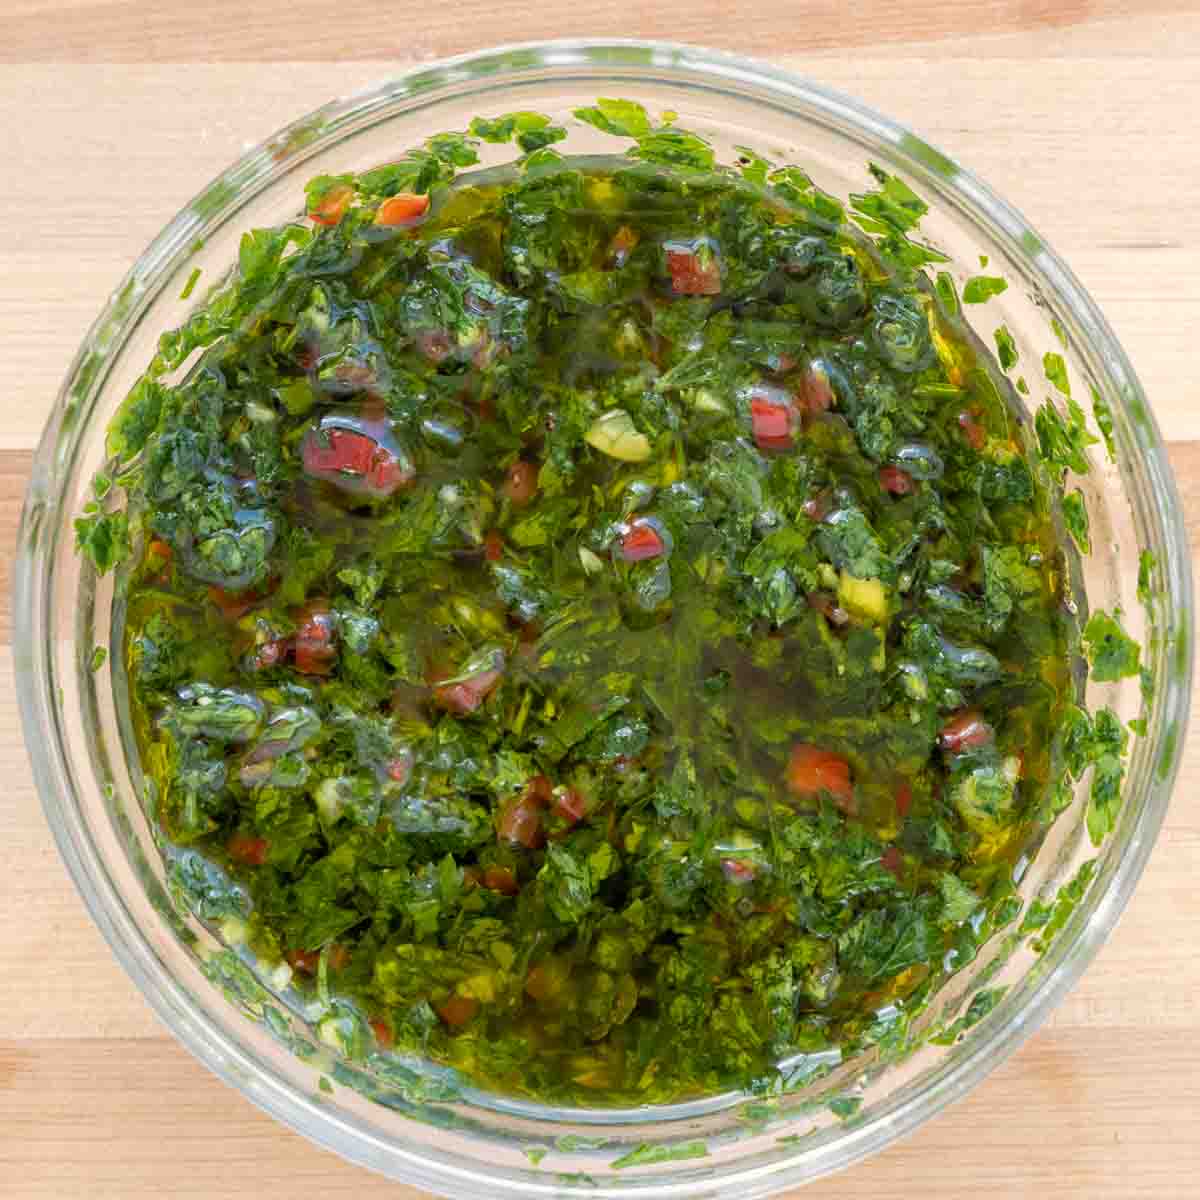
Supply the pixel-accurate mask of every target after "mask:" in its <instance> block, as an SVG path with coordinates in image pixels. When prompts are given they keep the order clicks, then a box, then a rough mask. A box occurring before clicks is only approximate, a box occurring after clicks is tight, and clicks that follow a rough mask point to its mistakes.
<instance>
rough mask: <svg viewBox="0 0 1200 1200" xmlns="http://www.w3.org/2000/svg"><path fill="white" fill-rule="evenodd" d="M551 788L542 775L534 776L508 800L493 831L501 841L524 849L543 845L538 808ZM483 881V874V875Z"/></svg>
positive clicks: (548, 798) (550, 795)
mask: <svg viewBox="0 0 1200 1200" xmlns="http://www.w3.org/2000/svg"><path fill="white" fill-rule="evenodd" d="M553 795H554V789H553V787H552V785H551V783H550V780H549V779H547V778H546V776H545V775H535V776H533V778H532V779H530V780H529V782H528V783H527V784H526V785H525V790H524V791H523V792H522V793H521V794H520V795H519V796H514V797H512V798H511V799H509V800H508V801H507V802H506V803H505V805H504V807H503V808H502V809H501V810H500V820H499V823H498V825H497V829H496V832H497V833H498V834H499V837H500V840H501V841H502V842H508V843H510V844H512V845H515V846H524V847H525V849H526V850H537V849H539V848H540V847H542V846H544V845H545V844H546V833H545V830H544V829H543V828H542V811H543V810H544V809H545V808H546V806H547V805H548V804H549V803H550V801H551V799H552V798H553ZM484 883H485V884H486V883H487V877H486V875H485V877H484Z"/></svg>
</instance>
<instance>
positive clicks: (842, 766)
mask: <svg viewBox="0 0 1200 1200" xmlns="http://www.w3.org/2000/svg"><path fill="white" fill-rule="evenodd" d="M787 786H788V791H790V792H791V793H792V795H793V796H797V797H799V798H801V799H806V800H811V799H815V798H816V797H817V796H819V795H821V793H822V792H828V793H829V795H830V796H832V797H833V799H834V802H835V803H836V804H837V806H838V808H840V809H841V810H842V811H843V812H851V811H852V810H853V808H854V787H853V784H852V783H851V782H850V764H849V763H848V762H847V761H846V760H845V759H844V758H842V756H841V755H840V754H834V753H832V751H829V750H822V749H821V748H820V747H819V746H813V745H810V744H809V743H808V742H797V743H796V745H794V746H793V747H792V756H791V759H790V760H789V762H788V769H787Z"/></svg>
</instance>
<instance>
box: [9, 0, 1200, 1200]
mask: <svg viewBox="0 0 1200 1200" xmlns="http://www.w3.org/2000/svg"><path fill="white" fill-rule="evenodd" d="M587 34H591V35H596V36H605V35H607V36H616V35H621V36H647V37H665V38H672V39H676V40H685V41H692V42H698V43H707V44H711V45H715V46H719V47H722V48H725V49H730V50H737V51H743V52H747V53H753V54H758V55H760V56H763V57H769V58H770V59H771V60H772V61H775V62H777V63H779V64H781V65H785V66H788V67H791V68H793V69H795V70H798V71H802V72H804V73H807V74H810V75H812V76H813V77H815V78H817V79H820V80H822V81H824V82H826V83H828V84H831V85H832V86H835V87H839V88H842V89H844V90H846V91H850V92H853V93H855V94H857V95H858V96H860V97H861V98H862V99H864V100H865V101H867V102H868V103H870V104H873V105H875V106H876V107H879V108H881V109H883V110H884V111H886V112H888V113H889V114H890V115H892V116H893V117H895V118H897V119H898V120H900V121H902V122H904V123H906V124H909V125H911V126H913V127H914V128H916V129H917V130H918V131H920V132H921V133H922V134H924V135H925V136H926V137H928V138H929V139H930V140H931V141H933V142H934V143H935V144H939V145H941V146H942V147H943V148H945V149H946V150H948V151H949V152H950V153H952V154H953V155H955V156H956V157H957V158H959V159H960V160H961V161H963V162H965V163H967V164H968V165H969V166H971V167H973V168H975V169H976V170H977V171H978V172H979V173H981V174H982V175H983V176H984V178H986V179H987V180H988V181H989V182H990V183H992V184H993V185H994V186H995V187H996V188H997V189H998V190H999V191H1000V192H1001V194H1003V195H1005V196H1006V197H1008V198H1009V199H1011V200H1012V201H1014V202H1015V203H1016V204H1017V206H1018V207H1019V208H1021V209H1022V210H1023V211H1024V212H1025V213H1026V214H1027V215H1028V216H1029V217H1030V219H1031V220H1032V221H1033V223H1034V225H1035V226H1036V227H1038V228H1039V229H1040V230H1041V231H1042V232H1043V233H1044V234H1045V235H1046V236H1047V238H1048V239H1049V241H1050V242H1051V243H1052V244H1053V245H1054V246H1055V247H1056V248H1057V249H1058V250H1059V251H1060V252H1062V253H1063V254H1064V255H1065V257H1066V258H1067V260H1068V261H1069V262H1070V263H1071V264H1072V266H1073V267H1075V269H1076V271H1077V272H1078V273H1079V275H1080V276H1081V278H1082V279H1083V281H1084V283H1085V285H1086V286H1087V287H1088V288H1089V289H1090V290H1091V292H1092V294H1093V295H1094V296H1095V297H1096V299H1097V300H1098V301H1099V302H1100V305H1101V307H1102V308H1103V309H1104V310H1105V312H1106V313H1107V315H1108V317H1109V318H1110V320H1111V321H1112V323H1113V325H1114V326H1115V328H1116V330H1117V333H1118V335H1119V336H1120V337H1121V339H1122V341H1123V342H1124V344H1125V346H1126V348H1127V349H1128V351H1129V352H1130V354H1131V356H1132V358H1133V361H1134V362H1135V364H1136V365H1137V367H1138V370H1139V372H1140V373H1141V376H1142V379H1143V381H1144V382H1145V384H1146V387H1147V391H1148V392H1149V394H1150V397H1151V400H1152V403H1153V405H1154V408H1155V411H1156V413H1157V415H1158V418H1159V421H1160V423H1161V424H1162V426H1163V428H1164V431H1165V433H1166V435H1167V437H1168V439H1169V440H1170V441H1171V443H1172V445H1171V454H1172V460H1173V462H1174V464H1175V468H1176V471H1177V474H1178V478H1179V481H1180V485H1181V488H1182V491H1183V494H1184V504H1185V508H1186V514H1187V519H1188V524H1189V528H1190V530H1191V531H1192V541H1193V548H1195V545H1196V542H1197V539H1198V537H1200V382H1198V380H1200V369H1198V362H1200V360H1198V358H1197V330H1200V128H1198V127H1197V124H1196V114H1197V113H1200V5H1198V4H1197V3H1195V2H1189V0H1141V2H1140V3H1137V4H1134V3H1130V2H1126V0H957V2H956V3H946V2H945V0H907V2H906V3H889V2H887V0H859V3H856V4H846V3H844V2H843V0H790V2H788V0H763V2H761V3H746V2H739V0H692V2H691V3H687V4H683V3H678V2H676V0H662V2H657V3H648V2H644V0H636V2H634V3H628V2H625V3H621V2H619V0H570V2H567V0H543V2H542V3H539V4H535V3H532V2H531V0H487V2H484V0H460V2H458V3H454V4H444V5H440V6H438V5H426V4H416V3H413V2H412V0H398V2H397V3H393V4H391V5H387V6H381V5H371V4H366V5H348V6H333V5H330V4H329V3H328V2H327V0H324V2H322V3H316V2H314V0H258V3H256V4H254V5H247V4H244V3H235V2H234V0H210V2H208V3H205V2H204V0H199V2H193V3H187V4H184V3H176V2H172V0H148V2H136V0H0V113H2V114H3V118H4V119H3V121H0V164H3V167H2V172H3V174H2V176H0V178H2V180H3V189H2V193H0V194H2V199H3V210H4V214H5V216H6V218H7V219H6V220H5V221H4V222H3V223H0V389H2V390H0V547H2V551H0V576H3V578H2V579H0V588H2V590H0V659H3V662H0V669H3V671H4V675H3V678H4V679H5V680H7V681H8V683H7V686H0V771H2V772H3V775H4V781H5V786H3V787H2V788H0V830H3V836H2V837H0V914H2V920H0V1196H4V1197H10V1198H12V1200H26V1198H33V1197H39V1198H44V1197H72V1198H74V1197H83V1198H91V1197H119V1198H121V1200H126V1198H129V1200H149V1198H151V1197H155V1198H158V1197H188V1198H190V1197H195V1198H197V1200H199V1198H203V1200H221V1198H224V1197H231V1198H232V1197H244V1196H259V1195H271V1194H276V1193H283V1194H297V1193H299V1192H301V1191H303V1192H305V1193H311V1194H313V1195H318V1196H321V1197H326V1198H329V1200H334V1198H337V1197H350V1196H354V1197H373V1196H380V1197H383V1196H387V1197H391V1198H393V1200H417V1198H418V1196H419V1193H417V1192H415V1191H414V1190H412V1189H409V1188H405V1187H401V1186H398V1185H394V1184H390V1183H387V1182H385V1181H383V1180H381V1179H379V1178H376V1177H374V1176H372V1175H369V1174H367V1173H365V1172H363V1171H361V1170H358V1169H355V1168H353V1167H350V1166H348V1165H346V1164H344V1163H342V1162H340V1161H338V1160H336V1159H335V1158H333V1157H332V1156H330V1155H328V1154H326V1153H324V1152H322V1151H320V1150H317V1149H316V1148H315V1147H313V1146H311V1145H310V1144H308V1143H307V1142H305V1141H304V1140H302V1139H301V1138H299V1137H297V1136H296V1135H294V1134H292V1133H290V1132H289V1131H287V1130H285V1129H283V1128H282V1127H280V1126H278V1125H276V1124H274V1123H273V1122H272V1121H270V1120H269V1119H268V1118H267V1117H265V1116H263V1115H262V1114H260V1113H259V1112H258V1111H257V1110H256V1109H254V1108H253V1107H252V1106H251V1105H250V1104H249V1103H248V1102H246V1101H245V1100H243V1099H242V1098H241V1097H240V1096H238V1095H237V1094H236V1093H235V1092H233V1091H231V1090H229V1089H227V1088H226V1087H225V1086H224V1085H222V1084H220V1083H219V1082H218V1081H217V1080H216V1079H215V1078H213V1077H212V1076H210V1075H209V1074H208V1073H207V1072H206V1071H205V1070H204V1069H203V1068H201V1067H200V1066H198V1065H197V1064H196V1063H195V1062H194V1061H193V1060H192V1059H191V1058H190V1057H189V1056H188V1055H187V1054H186V1053H185V1052H184V1051H183V1050H182V1049H181V1048H180V1047H179V1046H178V1045H177V1044H176V1043H175V1042H174V1041H173V1040H171V1039H170V1038H169V1037H168V1036H167V1035H166V1033H165V1032H164V1031H163V1030H162V1029H161V1028H160V1027H159V1025H158V1024H157V1023H156V1021H155V1020H154V1019H153V1018H152V1016H151V1014H150V1012H149V1010H148V1008H147V1007H146V1005H145V1004H144V1002H143V1001H142V999H141V998H140V996H139V995H138V993H137V992H136V991H135V989H134V988H133V985H132V984H131V983H130V982H129V981H128V980H127V979H126V978H125V976H124V975H123V974H122V972H121V971H120V970H119V969H118V968H117V966H116V964H115V962H114V961H113V960H112V958H111V956H110V954H109V952H108V950H107V948H106V946H105V945H104V943H103V941H102V940H101V938H100V936H99V934H98V933H97V931H96V930H95V928H94V927H93V926H92V924H91V922H90V920H89V919H88V917H87V915H86V913H85V911H84V909H83V906H82V904H81V902H80V900H79V899H78V897H77V896H76V894H75V892H74V890H73V888H72V886H71V884H70V882H69V880H68V878H67V875H66V872H65V871H64V869H63V867H62V866H61V864H60V863H59V860H58V857H57V854H56V852H55V849H54V846H53V843H52V840H51V837H50V834H49V831H48V829H47V828H46V825H45V821H44V819H43V816H42V813H41V809H40V806H39V804H38V800H37V796H36V794H35V792H34V788H33V783H32V779H31V776H30V772H29V768H28V766H27V762H26V758H25V751H24V747H23V743H22V739H21V734H20V730H19V727H18V719H17V712H16V695H15V690H14V688H15V687H20V686H21V682H20V680H16V681H15V683H14V681H13V675H12V667H11V659H12V653H11V640H12V631H11V620H10V613H9V584H8V578H7V576H8V570H9V563H10V559H11V553H12V548H13V544H14V538H15V533H16V525H17V517H18V513H19V508H20V503H21V495H22V491H23V488H24V483H25V479H26V477H27V475H28V470H29V463H30V459H31V451H32V448H33V446H34V444H35V442H36V439H37V436H38V433H39V431H40V428H41V425H42V422H43V420H44V418H45V415H46V413H47V411H48V409H49V406H50V404H51V401H52V398H53V395H54V393H55V390H56V389H57V386H58V384H59V381H60V379H61V377H62V374H63V372H64V370H65V368H66V366H67V364H68V362H69V360H70V358H71V355H72V354H73V352H74V349H75V347H76V345H77V344H78V342H79V340H80V338H81V336H82V334H83V332H84V330H85V329H86V327H87V325H88V324H89V322H90V321H91V319H92V317H93V316H94V315H95V313H96V312H97V310H98V309H99V307H100V305H101V303H102V302H103V300H104V299H105V297H106V296H107V294H108V292H109V291H110V290H111V289H112V287H113V286H114V285H115V284H116V282H117V281H118V280H119V278H120V276H121V275H122V273H123V272H124V271H125V269H126V268H127V266H128V265H129V263H130V262H131V261H132V259H133V258H134V257H135V256H136V255H137V253H138V252H139V251H140V250H141V248H142V247H143V246H144V245H145V244H146V242H147V241H148V240H149V239H150V238H151V237H152V236H153V235H154V234H155V233H156V232H157V230H158V229H159V228H160V227H161V225H162V224H163V223H164V222H165V221H166V220H167V219H168V218H169V217H170V216H171V215H172V214H173V213H174V212H175V210H176V209H177V208H179V207H180V205H181V204H183V203H184V202H186V201H187V199H188V198H189V197H190V196H192V195H193V194H194V193H196V192H197V191H199V190H200V188H201V187H202V186H203V185H204V184H205V183H206V182H207V181H208V180H209V179H210V178H211V177H212V176H213V175H214V174H215V173H216V172H217V171H218V170H220V169H221V168H222V167H224V166H225V165H227V163H228V162H229V161H231V160H232V159H233V158H234V157H235V156H236V155H237V154H238V153H239V152H240V150H241V149H242V148H243V146H244V145H245V144H246V143H248V142H253V141H257V140H259V139H260V138H262V137H264V136H266V135H267V134H269V133H270V132H271V131H272V130H273V129H274V128H275V127H276V126H278V125H279V124H281V123H282V122H283V121H285V120H287V119H290V118H292V117H294V116H296V115H297V114H299V113H301V112H304V111H306V110H307V109H309V108H311V107H313V106H315V105H316V104H317V103H319V102H321V101H323V100H325V99H327V98H329V97H330V96H332V95H335V94H338V93H345V92H348V91H351V90H353V89H355V88H358V87H360V86H362V85H364V84H366V83H368V82H370V81H371V80H373V79H375V78H378V77H379V76H381V75H384V74H386V73H388V72H389V71H393V70H396V69H399V68H402V67H404V66H406V65H409V64H411V63H412V62H414V61H420V60H425V59H429V58H431V57H434V56H437V55H442V54H448V53H456V52H460V51H463V50H470V49H476V48H481V47H483V46H485V45H487V44H489V43H494V42H501V41H513V40H519V39H524V38H533V37H544V36H576V35H580V36H581V35H587ZM1196 745H1197V743H1196V740H1195V738H1194V737H1193V738H1191V739H1189V753H1188V754H1187V756H1186V758H1185V763H1184V768H1183V774H1182V778H1181V781H1180V784H1179V786H1178V788H1177V792H1176V798H1175V803H1174V805H1173V807H1172V810H1171V812H1170V814H1169V816H1168V819H1167V823H1166V827H1165V829H1164V832H1163V835H1162V838H1161V841H1160V843H1159V845H1158V847H1157V849H1156V850H1155V853H1154V857H1153V859H1152V861H1151V864H1150V867H1149V870H1148V871H1147V874H1146V877H1145V879H1144V880H1143V882H1142V884H1141V886H1140V888H1139V890H1138V893H1137V895H1136V896H1135V898H1134V900H1133V902H1132V904H1131V906H1130V909H1129V911H1128V913H1127V914H1126V916H1125V918H1124V919H1123V921H1122V922H1121V925H1120V927H1119V928H1118V930H1117V932H1116V934H1115V935H1114V937H1113V938H1112V940H1111V941H1110V943H1109V944H1108V945H1107V946H1106V947H1105V949H1104V950H1103V951H1102V953H1101V954H1100V957H1099V958H1098V960H1097V961H1096V963H1095V964H1094V965H1093V967H1092V968H1091V970H1090V971H1089V972H1088V974H1087V975H1086V977H1085V978H1084V979H1083V981H1082V982H1081V983H1080V984H1079V985H1078V986H1077V987H1076V988H1075V990H1074V991H1073V992H1072V993H1071V995H1070V996H1069V997H1068V998H1067V999H1066V1000H1065V1001H1064V1003H1063V1004H1062V1005H1061V1006H1060V1007H1059V1009H1058V1010H1057V1011H1056V1012H1055V1014H1054V1015H1053V1017H1052V1018H1051V1020H1050V1021H1049V1023H1048V1024H1047V1026H1046V1027H1045V1028H1044V1029H1043V1030H1042V1032H1040V1033H1039V1034H1038V1035H1037V1036H1036V1037H1034V1039H1033V1040H1032V1041H1031V1042H1030V1043H1029V1044H1028V1045H1027V1046H1026V1047H1025V1048H1024V1049H1023V1050H1022V1051H1021V1052H1020V1053H1018V1054H1017V1055H1016V1056H1015V1057H1014V1058H1013V1059H1012V1060H1010V1061H1009V1062H1007V1063H1006V1064H1004V1065H1003V1066H1001V1067H1000V1068H999V1069H998V1070H997V1071H996V1073H995V1074H994V1075H993V1076H992V1077H991V1078H990V1079H989V1080H987V1081H986V1082H985V1083H984V1084H983V1085H982V1086H980V1087H979V1088H978V1089H977V1090H976V1091H975V1092H974V1093H973V1094H972V1095H971V1096H970V1097H968V1098H967V1099H966V1100H965V1101H962V1102H960V1103H959V1104H958V1105H956V1106H955V1107H954V1108H952V1109H950V1110H949V1111H948V1112H946V1113H945V1114H943V1115H942V1116H940V1117H939V1118H938V1119H937V1120H935V1121H934V1122H932V1123H931V1124H929V1125H927V1126H925V1127H924V1128H923V1129H922V1130H920V1131H919V1132H918V1133H917V1134H915V1135H914V1136H912V1137H911V1138H909V1139H907V1140H906V1141H904V1142H903V1143H901V1144H899V1145H897V1146H894V1147H892V1148H891V1149H890V1150H888V1151H886V1152H884V1153H883V1154H881V1155H879V1156H878V1157H877V1158H875V1159H873V1160H872V1161H870V1162H868V1163H866V1164H864V1165H862V1166H860V1167H857V1168H855V1169H854V1170H852V1171H850V1172H848V1173H846V1174H844V1175H842V1176H840V1177H837V1178H835V1179H832V1180H829V1181H825V1182H822V1183H820V1184H818V1185H815V1186H814V1187H812V1188H810V1189H808V1190H806V1191H805V1192H804V1196H805V1198H806V1200H810V1198H811V1200H850V1198H852V1197H854V1198H857V1197H861V1196H871V1197H878V1198H882V1200H892V1198H897V1200H899V1198H901V1197H905V1198H907V1197H910V1196H920V1197H922V1198H924V1200H962V1197H964V1196H970V1197H972V1198H973V1200H1000V1198H1002V1197H1003V1198H1005V1200H1010V1198H1012V1197H1017V1198H1020V1200H1024V1198H1026V1197H1039V1198H1043V1197H1044V1198H1048V1200H1142V1198H1144V1200H1164V1198H1176V1197H1178V1198H1180V1200H1182V1198H1184V1197H1195V1196H1197V1195H1198V1194H1200V1183H1198V1182H1197V1180H1198V1179H1200V1001H1198V999H1197V997H1198V995H1200V955H1198V954H1197V946H1198V944H1200V901H1198V899H1197V893H1198V891H1200V809H1198V808H1197V805H1196V802H1195V797H1196V796H1197V794H1200V752H1197V750H1196V749H1195V747H1196Z"/></svg>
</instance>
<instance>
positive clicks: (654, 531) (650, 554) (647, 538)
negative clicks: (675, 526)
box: [617, 517, 667, 562]
mask: <svg viewBox="0 0 1200 1200" xmlns="http://www.w3.org/2000/svg"><path fill="white" fill-rule="evenodd" d="M666 553H667V541H666V538H664V537H663V535H662V533H661V532H660V530H659V528H658V524H657V522H656V521H654V520H653V519H652V518H650V517H639V518H637V519H636V520H633V521H630V522H629V524H628V525H627V526H626V528H625V532H624V533H622V534H621V537H620V539H619V541H618V542H617V554H618V556H619V557H620V558H622V559H623V560H624V561H625V562H644V561H645V560H646V559H648V558H659V557H660V556H662V555H663V554H666Z"/></svg>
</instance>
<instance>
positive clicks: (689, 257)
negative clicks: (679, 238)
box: [665, 242, 721, 296]
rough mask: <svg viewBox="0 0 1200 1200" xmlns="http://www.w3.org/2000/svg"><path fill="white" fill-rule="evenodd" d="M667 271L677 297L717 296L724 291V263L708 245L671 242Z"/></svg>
mask: <svg viewBox="0 0 1200 1200" xmlns="http://www.w3.org/2000/svg"><path fill="white" fill-rule="evenodd" d="M665 249H666V252H667V271H668V272H669V273H670V276H671V290H672V291H673V292H674V293H675V294H676V295H677V296H716V295H719V294H720V291H721V264H720V263H719V262H718V261H717V256H716V254H715V253H714V252H713V249H712V247H711V246H709V245H707V244H706V243H687V242H668V243H667V245H666V247H665Z"/></svg>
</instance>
